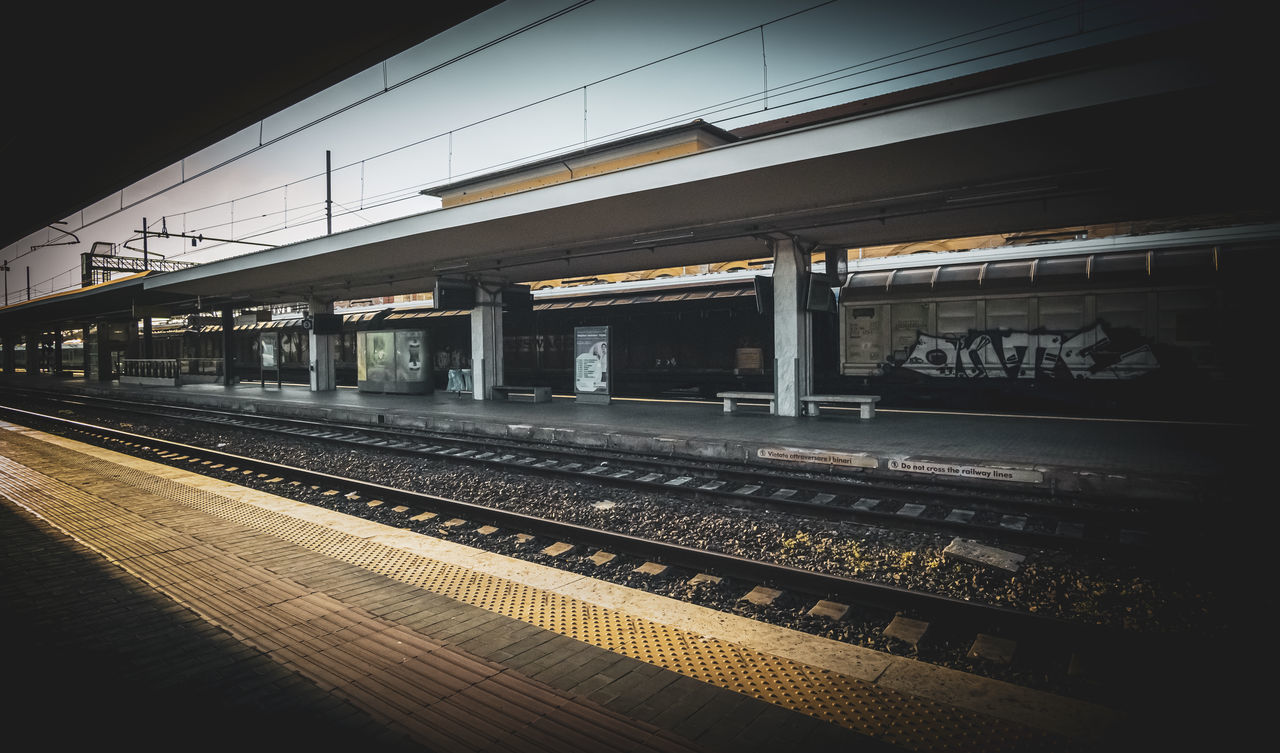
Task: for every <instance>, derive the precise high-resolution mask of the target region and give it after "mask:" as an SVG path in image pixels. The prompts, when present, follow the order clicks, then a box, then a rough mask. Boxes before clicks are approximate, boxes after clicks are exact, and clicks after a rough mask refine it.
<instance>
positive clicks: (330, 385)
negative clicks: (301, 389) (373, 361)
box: [307, 298, 338, 392]
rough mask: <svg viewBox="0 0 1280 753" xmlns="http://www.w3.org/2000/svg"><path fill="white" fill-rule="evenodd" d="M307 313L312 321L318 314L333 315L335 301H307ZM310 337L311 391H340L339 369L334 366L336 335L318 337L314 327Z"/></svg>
mask: <svg viewBox="0 0 1280 753" xmlns="http://www.w3.org/2000/svg"><path fill="white" fill-rule="evenodd" d="M307 312H308V313H309V314H310V315H311V317H312V321H314V320H315V315H316V314H332V313H333V301H324V300H321V299H319V298H312V299H310V300H309V301H307ZM309 337H310V340H309V343H308V344H309V345H310V347H309V348H308V358H309V359H310V361H311V368H310V369H308V372H309V373H310V377H311V391H312V392H327V391H329V390H336V389H338V379H337V369H336V368H334V364H333V338H334V335H317V334H316V331H315V328H314V327H313V328H312V329H311V332H310V334H309Z"/></svg>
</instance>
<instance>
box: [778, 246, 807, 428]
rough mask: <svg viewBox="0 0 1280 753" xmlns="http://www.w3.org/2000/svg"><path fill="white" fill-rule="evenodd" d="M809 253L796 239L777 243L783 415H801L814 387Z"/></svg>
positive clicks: (779, 369) (779, 364) (779, 398)
mask: <svg viewBox="0 0 1280 753" xmlns="http://www.w3.org/2000/svg"><path fill="white" fill-rule="evenodd" d="M808 272H809V255H808V254H807V253H801V252H800V250H799V249H798V248H796V244H795V242H794V241H791V240H785V241H775V242H774V245H773V354H774V372H773V373H774V377H773V380H774V384H773V390H774V396H775V398H776V400H777V406H778V415H779V416H800V415H803V414H802V410H803V408H804V406H803V404H802V403H801V402H800V398H801V397H802V396H803V395H808V394H809V393H810V392H811V391H812V390H813V356H812V352H811V351H812V348H811V335H810V326H809V312H808V311H806V310H805V308H804V294H805V285H806V283H807V275H808Z"/></svg>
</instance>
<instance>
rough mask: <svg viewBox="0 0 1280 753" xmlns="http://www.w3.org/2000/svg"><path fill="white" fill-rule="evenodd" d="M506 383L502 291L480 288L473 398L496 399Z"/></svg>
mask: <svg viewBox="0 0 1280 753" xmlns="http://www.w3.org/2000/svg"><path fill="white" fill-rule="evenodd" d="M498 384H502V291H500V290H499V291H497V292H494V293H490V292H488V291H486V290H485V289H484V288H483V287H479V286H477V287H476V307H475V308H473V309H471V389H472V392H471V397H472V398H474V399H476V400H492V399H493V387H494V385H498Z"/></svg>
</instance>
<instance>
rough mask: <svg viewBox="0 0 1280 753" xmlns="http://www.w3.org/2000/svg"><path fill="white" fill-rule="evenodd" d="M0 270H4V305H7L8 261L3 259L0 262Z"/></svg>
mask: <svg viewBox="0 0 1280 753" xmlns="http://www.w3.org/2000/svg"><path fill="white" fill-rule="evenodd" d="M0 268H3V269H4V305H6V306H8V305H9V260H8V259H5V260H4V261H3V262H0Z"/></svg>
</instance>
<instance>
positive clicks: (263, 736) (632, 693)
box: [0, 406, 1154, 753]
mask: <svg viewBox="0 0 1280 753" xmlns="http://www.w3.org/2000/svg"><path fill="white" fill-rule="evenodd" d="M540 407H543V406H540ZM0 539H2V541H0V610H2V613H3V615H4V619H3V620H0V630H2V631H3V632H2V633H0V640H3V644H2V645H4V647H5V649H6V653H7V655H8V657H9V658H8V659H6V684H7V687H8V688H9V689H10V691H12V692H11V693H10V695H9V697H8V698H7V699H6V733H7V734H9V735H10V736H11V737H12V738H13V739H22V738H23V737H24V736H26V738H27V739H28V740H38V741H39V742H40V745H41V746H43V747H51V748H53V749H73V748H74V747H79V746H81V745H85V746H88V745H94V746H95V747H98V746H101V745H102V744H103V743H105V742H114V743H120V744H124V745H128V747H129V748H130V749H131V750H159V749H161V748H165V749H173V748H179V749H186V750H213V749H227V748H228V747H230V746H235V747H237V748H241V749H243V748H245V747H248V748H249V749H254V750H262V749H272V748H276V747H280V748H283V747H285V746H288V747H289V748H293V749H297V748H299V747H300V746H302V747H307V746H311V749H313V750H314V749H319V750H340V749H345V748H346V747H347V746H349V745H350V746H355V745H359V746H362V749H365V750H368V749H373V750H429V751H482V750H483V751H588V750H589V751H600V750H617V751H777V750H785V749H796V750H813V751H882V750H883V751H891V750H911V751H932V750H950V751H969V750H973V751H985V752H987V753H991V752H994V751H1030V750H1104V749H1110V748H1111V744H1112V743H1114V744H1116V745H1117V747H1129V746H1131V745H1133V739H1132V737H1131V735H1132V734H1133V733H1134V730H1135V729H1137V730H1139V731H1140V732H1141V734H1142V735H1143V737H1142V738H1141V739H1143V740H1146V741H1147V742H1150V741H1151V740H1152V739H1154V738H1153V737H1151V736H1150V731H1151V730H1152V729H1153V728H1151V727H1147V725H1145V724H1139V725H1138V726H1137V727H1135V726H1133V725H1132V724H1129V723H1127V722H1126V721H1125V720H1123V719H1121V718H1120V716H1119V715H1118V714H1117V713H1116V712H1114V711H1111V710H1109V709H1106V708H1102V707H1100V706H1097V705H1094V704H1090V703H1086V702H1082V701H1078V700H1073V699H1068V698H1063V697H1058V696H1053V695H1049V694H1046V693H1042V692H1039V691H1035V690H1029V689H1025V688H1020V687H1017V686H1012V685H1009V684H1006V683H1001V682H998V681H993V680H988V679H984V678H980V677H976V676H972V675H968V674H964V673H960V672H955V671H952V670H947V669H942V668H938V667H934V666H931V665H926V664H923V663H920V662H916V661H913V660H911V659H908V658H904V657H898V656H892V655H888V654H880V653H877V652H874V651H870V650H867V649H863V648H860V647H856V646H850V645H847V644H842V643H837V642H834V641H830V640H827V639H822V638H817V637H814V636H810V635H806V634H802V633H796V632H794V631H790V630H786V629H782V628H776V627H773V626H769V625H765V624H763V623H758V622H755V621H753V620H749V619H746V618H743V617H738V616H736V615H731V614H725V613H720V612H713V611H711V610H707V609H705V608H702V607H696V606H692V605H687V604H683V603H680V602H674V601H671V600H669V599H665V598H663V597H658V596H654V595H650V594H646V593H643V592H638V591H634V590H632V589H627V588H624V587H621V586H616V585H613V584H608V583H603V582H600V581H595V580H593V579H590V578H586V577H583V576H580V575H575V574H572V573H566V572H563V571H559V570H554V569H551V568H545V567H542V566H539V565H535V564H533V563H528V562H522V561H517V560H512V559H509V558H506V557H501V556H498V555H494V554H491V553H487V552H481V551H478V550H473V549H469V548H467V547H463V546H460V545H458V544H454V543H451V542H449V541H446V540H442V539H436V538H433V537H430V536H424V535H420V534H415V533H412V532H408V531H405V530H402V529H399V528H393V527H388V526H384V525H381V524H378V523H374V522H371V521H366V520H362V519H352V518H349V517H347V516H343V515H340V514H337V513H333V512H331V511H328V510H324V509H319V508H315V507H311V506H309V505H305V504H302V503H298V502H294V501H291V500H287V499H284V498H280V497H276V496H273V495H269V494H265V493H262V492H258V491H255V490H250V489H246V488H244V487H238V486H233V485H230V484H226V483H224V482H221V481H217V480H213V479H210V478H207V477H204V476H200V475H196V474H192V473H190V472H188V471H184V470H181V469H176V468H172V467H169V466H163V465H159V464H155V463H152V462H150V461H147V460H142V459H138V458H134V457H131V456H126V455H122V454H119V453H115V452H113V451H110V450H107V449H103V448H98V447H93V446H89V445H84V444H81V443H78V442H75V441H73V440H69V439H66V438H61V437H54V436H51V435H47V434H44V433H41V432H38V431H34V430H31V429H27V428H23V427H19V426H15V425H13V424H8V423H0Z"/></svg>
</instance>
